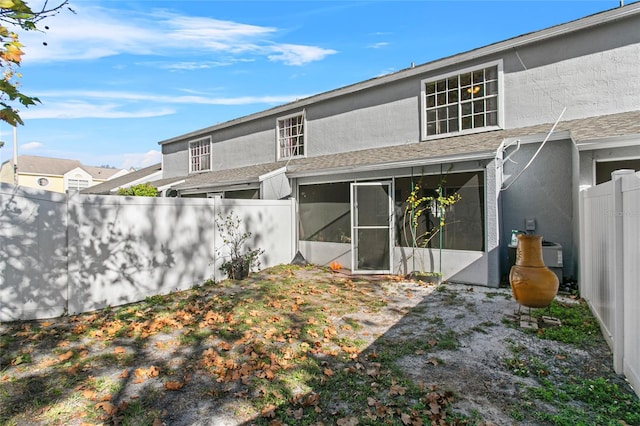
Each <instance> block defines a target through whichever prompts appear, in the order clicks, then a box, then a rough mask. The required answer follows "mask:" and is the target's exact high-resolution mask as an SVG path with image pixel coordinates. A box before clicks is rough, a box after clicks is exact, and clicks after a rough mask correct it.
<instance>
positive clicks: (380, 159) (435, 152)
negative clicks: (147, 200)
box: [173, 111, 640, 190]
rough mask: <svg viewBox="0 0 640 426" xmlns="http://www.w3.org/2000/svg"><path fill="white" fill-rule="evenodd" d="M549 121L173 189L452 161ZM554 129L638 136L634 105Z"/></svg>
mask: <svg viewBox="0 0 640 426" xmlns="http://www.w3.org/2000/svg"><path fill="white" fill-rule="evenodd" d="M553 124H554V123H546V124H538V125H535V126H528V127H521V128H516V129H507V130H496V131H491V132H482V133H474V134H469V135H462V136H454V137H449V138H442V139H434V140H429V141H424V142H414V143H410V144H406V145H396V146H386V147H380V148H370V149H364V150H359V151H349V152H344V153H339V154H330V155H321V156H317V157H309V158H297V159H292V160H291V161H290V162H289V163H285V162H274V163H267V164H258V165H254V166H247V167H240V168H236V169H229V170H220V171H213V172H207V173H201V174H198V175H193V176H189V177H187V178H186V180H185V182H184V183H181V184H179V185H175V186H174V187H173V188H174V189H177V190H189V189H191V190H193V189H205V188H216V187H222V186H227V185H233V184H242V183H258V182H259V180H260V176H262V175H264V174H266V173H268V172H271V171H274V170H276V169H278V168H281V167H284V166H285V164H286V168H287V176H288V177H290V178H297V177H304V176H320V175H330V174H336V173H341V172H350V171H353V172H355V171H366V170H384V169H390V168H393V167H410V166H412V165H424V164H439V163H442V162H458V161H464V160H469V159H483V158H485V159H486V158H493V157H494V156H495V155H496V153H497V151H498V149H499V148H500V145H501V144H502V143H503V141H505V140H506V139H518V138H527V139H529V138H531V137H533V138H534V139H535V140H538V141H542V140H543V139H544V138H545V137H546V135H547V134H548V133H549V131H550V130H551V129H552V127H553ZM553 134H554V135H560V137H561V138H572V139H573V141H574V142H575V143H576V144H578V145H579V144H584V143H588V142H589V141H591V140H601V139H607V138H617V137H625V136H634V137H637V138H638V139H640V111H631V112H625V113H620V114H611V115H605V116H598V117H589V118H581V119H576V120H567V121H561V122H559V123H558V125H557V126H556V128H555V130H554V133H553Z"/></svg>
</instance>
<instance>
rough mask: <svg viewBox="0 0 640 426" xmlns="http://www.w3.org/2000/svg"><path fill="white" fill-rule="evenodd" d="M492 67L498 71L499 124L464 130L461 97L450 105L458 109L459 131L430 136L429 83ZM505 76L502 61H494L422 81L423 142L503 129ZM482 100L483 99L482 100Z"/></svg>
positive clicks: (497, 99)
mask: <svg viewBox="0 0 640 426" xmlns="http://www.w3.org/2000/svg"><path fill="white" fill-rule="evenodd" d="M491 67H496V71H497V91H498V93H497V95H496V101H497V124H496V125H490V126H486V125H485V126H479V127H473V128H470V129H462V117H463V114H462V104H463V102H462V100H461V99H460V97H458V99H457V101H456V102H455V103H451V104H449V105H450V106H451V107H453V106H456V107H457V109H458V114H457V120H458V130H456V131H452V132H443V133H437V134H433V135H428V134H427V93H426V85H427V84H428V83H432V82H436V81H440V80H444V79H448V78H451V77H455V76H461V75H462V74H466V73H472V72H474V71H480V70H483V69H486V68H491ZM503 77H504V75H503V63H502V60H498V61H493V62H487V63H484V64H478V65H475V66H473V67H468V68H464V69H461V70H456V71H454V72H450V73H447V74H441V75H438V76H435V77H430V78H427V79H423V80H421V81H420V106H421V108H420V111H421V119H420V121H421V125H420V127H421V129H420V130H421V140H431V139H439V138H443V137H448V136H457V135H464V134H469V133H480V132H486V131H490V130H497V129H502V128H503V123H504V78H503ZM481 99H482V98H481ZM472 119H473V115H472Z"/></svg>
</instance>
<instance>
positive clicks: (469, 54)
mask: <svg viewBox="0 0 640 426" xmlns="http://www.w3.org/2000/svg"><path fill="white" fill-rule="evenodd" d="M636 13H640V3H633V4H631V5H627V6H625V7H621V8H616V9H611V10H608V11H604V12H599V13H596V14H594V15H590V16H587V17H585V18H580V19H577V20H574V21H571V22H567V23H564V24H559V25H556V26H553V27H549V28H546V29H543V30H539V31H535V32H531V33H527V34H523V35H520V36H516V37H513V38H510V39H507V40H504V41H500V42H496V43H493V44H490V45H487V46H483V47H479V48H477V49H473V50H469V51H466V52H463V53H459V54H455V55H452V56H448V57H445V58H441V59H437V60H434V61H431V62H427V63H425V64H422V65H417V66H415V67H411V68H406V69H404V70H400V71H397V72H394V73H392V74H387V75H384V76H380V77H375V78H372V79H369V80H365V81H363V82H359V83H355V84H352V85H349V86H345V87H342V88H338V89H334V90H331V91H328V92H323V93H320V94H317V95H312V96H309V97H307V98H303V99H300V100H296V101H294V102H290V103H287V104H284V105H280V106H276V107H274V108H269V109H267V110H263V111H260V112H257V113H254V114H250V115H246V116H244V117H239V118H236V119H233V120H230V121H226V122H224V123H219V124H216V125H213V126H209V127H206V128H204V129H200V130H195V131H193V132H190V133H185V134H182V135H180V136H176V137H173V138H170V139H166V140H163V141H160V142H158V144H159V145H165V144H169V143H173V142H178V141H183V140H185V139H190V138H194V137H199V136H202V135H204V134H207V133H210V132H212V131H215V130H220V129H224V128H227V127H232V126H235V125H238V124H242V123H246V122H249V121H253V120H258V119H261V118H265V117H269V116H272V115H276V114H280V113H282V112H285V111H289V110H291V109H295V108H303V107H305V106H307V105H311V104H313V103H317V102H322V101H325V100H328V99H332V98H335V97H339V96H344V95H348V94H351V93H355V92H358V91H361V90H365V89H369V88H371V87H375V86H379V85H383V84H387V83H391V82H394V81H398V80H402V79H405V78H411V77H415V76H416V75H420V74H425V73H427V72H430V71H433V70H437V69H440V68H446V67H448V66H451V65H455V64H458V63H463V62H467V61H471V60H475V59H478V58H482V57H486V56H490V55H495V54H496V53H500V52H503V51H506V50H510V49H514V48H517V47H521V46H525V45H528V44H531V43H535V42H539V41H543V40H547V39H551V38H554V37H560V36H564V35H566V34H569V33H572V32H575V31H580V30H583V29H585V28H589V27H592V26H595V25H600V24H603V23H607V22H610V21H615V20H617V19H620V18H624V17H626V16H628V15H633V14H636Z"/></svg>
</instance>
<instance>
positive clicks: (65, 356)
mask: <svg viewBox="0 0 640 426" xmlns="http://www.w3.org/2000/svg"><path fill="white" fill-rule="evenodd" d="M71 357H73V351H68V352H65V353H63V354H61V355H58V360H60V361H66V360H68V359H69V358H71Z"/></svg>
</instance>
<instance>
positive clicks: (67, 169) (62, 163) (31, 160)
mask: <svg viewBox="0 0 640 426" xmlns="http://www.w3.org/2000/svg"><path fill="white" fill-rule="evenodd" d="M127 173H128V171H127V170H125V169H116V168H110V167H94V166H85V165H83V164H82V163H80V161H78V160H68V159H64V158H49V157H39V156H35V155H20V156H18V158H17V163H15V164H14V160H9V161H5V162H4V163H3V164H2V169H0V182H5V183H13V184H17V185H21V186H26V187H29V188H36V189H44V190H46V191H53V192H62V193H64V192H67V191H68V190H70V189H71V190H81V189H83V188H88V187H90V186H93V185H96V184H99V183H101V182H106V181H108V180H109V179H113V178H116V177H119V176H123V175H126V174H127Z"/></svg>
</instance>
